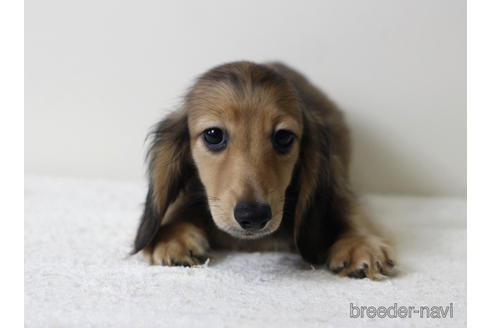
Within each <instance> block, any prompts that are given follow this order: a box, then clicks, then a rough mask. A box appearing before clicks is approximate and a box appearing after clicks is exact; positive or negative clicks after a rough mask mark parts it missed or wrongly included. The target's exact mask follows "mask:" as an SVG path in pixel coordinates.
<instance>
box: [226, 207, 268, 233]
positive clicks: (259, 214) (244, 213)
mask: <svg viewBox="0 0 492 328" xmlns="http://www.w3.org/2000/svg"><path fill="white" fill-rule="evenodd" d="M234 218H235V219H236V221H237V222H238V223H239V225H240V226H241V228H243V229H245V230H250V231H254V230H260V229H261V228H263V227H264V226H265V225H266V224H267V222H268V221H270V219H271V218H272V209H271V208H270V205H268V204H262V203H246V202H240V203H238V204H237V205H236V207H235V208H234Z"/></svg>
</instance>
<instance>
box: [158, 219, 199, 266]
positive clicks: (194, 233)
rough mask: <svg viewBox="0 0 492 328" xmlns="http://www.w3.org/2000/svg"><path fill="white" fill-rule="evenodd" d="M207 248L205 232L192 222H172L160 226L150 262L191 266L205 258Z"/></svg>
mask: <svg viewBox="0 0 492 328" xmlns="http://www.w3.org/2000/svg"><path fill="white" fill-rule="evenodd" d="M208 248H209V244H208V241H207V237H206V235H205V233H204V232H203V231H202V230H201V229H200V228H198V227H196V226H195V225H193V224H192V223H188V222H174V223H170V224H168V225H165V226H163V227H161V229H160V231H159V233H158V235H157V238H156V242H155V244H154V248H153V250H152V256H151V262H152V264H155V265H165V266H192V265H197V264H202V263H204V262H205V260H206V259H207V256H206V252H207V250H208Z"/></svg>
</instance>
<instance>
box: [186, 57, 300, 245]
mask: <svg viewBox="0 0 492 328" xmlns="http://www.w3.org/2000/svg"><path fill="white" fill-rule="evenodd" d="M186 102H187V105H188V106H187V109H188V129H189V134H190V148H191V154H192V158H193V161H194V163H195V166H196V167H197V169H198V174H199V177H200V180H201V182H202V183H203V185H204V187H205V191H206V193H207V197H208V203H209V207H210V211H211V214H212V217H213V220H214V222H215V224H216V225H217V226H218V227H219V228H220V229H222V230H224V231H226V232H228V233H229V234H231V235H233V236H235V237H238V238H258V237H261V236H264V235H267V234H269V233H272V232H274V231H275V230H276V229H277V228H278V227H279V225H280V223H281V220H282V216H283V213H282V211H283V207H284V197H285V191H286V189H287V187H288V185H289V183H290V181H291V178H292V173H293V170H294V167H295V164H296V162H297V159H298V156H299V146H300V138H301V136H302V130H303V124H302V114H301V110H300V107H299V102H298V100H297V97H296V95H295V92H294V91H293V89H292V88H291V87H290V85H289V84H288V83H287V81H285V80H283V79H282V78H281V77H280V76H279V75H277V74H276V73H275V72H274V71H271V70H269V69H266V68H265V67H263V68H262V67H257V66H255V67H251V66H248V65H235V66H224V67H219V68H217V69H215V70H212V71H210V72H208V73H206V74H205V75H204V76H202V77H201V78H200V79H199V80H198V82H197V83H196V84H195V86H194V87H193V88H192V90H191V91H190V93H189V94H188V96H187V100H186Z"/></svg>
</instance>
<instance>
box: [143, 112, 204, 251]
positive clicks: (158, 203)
mask: <svg viewBox="0 0 492 328" xmlns="http://www.w3.org/2000/svg"><path fill="white" fill-rule="evenodd" d="M152 136H153V140H152V145H151V147H150V150H149V153H148V155H147V159H148V163H149V167H148V175H149V189H148V192H147V198H146V201H145V209H144V212H143V214H142V217H141V220H140V226H139V228H138V231H137V236H136V237H135V242H134V250H133V253H137V252H138V251H140V250H142V249H143V248H145V247H146V246H147V245H149V244H150V243H151V242H152V240H153V239H154V236H155V234H156V233H157V231H158V230H159V227H160V225H161V223H162V222H161V221H162V220H163V218H164V215H165V213H166V211H167V208H168V207H169V205H170V204H171V203H172V202H174V201H175V200H176V198H177V197H178V195H179V193H180V191H181V190H182V189H183V188H184V187H185V186H186V184H187V182H188V181H189V179H190V178H191V177H192V176H193V174H194V166H193V164H192V160H191V154H190V142H189V133H188V121H187V115H186V112H185V111H184V110H183V109H181V110H179V111H177V112H174V113H172V114H171V115H169V116H168V117H167V118H166V119H164V120H163V121H161V122H160V123H159V124H158V125H157V126H156V128H155V130H154V132H153V133H152Z"/></svg>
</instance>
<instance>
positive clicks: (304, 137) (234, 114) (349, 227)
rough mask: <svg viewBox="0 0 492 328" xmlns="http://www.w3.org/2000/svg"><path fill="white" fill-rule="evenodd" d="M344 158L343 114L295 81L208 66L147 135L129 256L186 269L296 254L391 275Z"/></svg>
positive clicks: (277, 71) (341, 269)
mask: <svg viewBox="0 0 492 328" xmlns="http://www.w3.org/2000/svg"><path fill="white" fill-rule="evenodd" d="M210 141H212V142H210ZM216 141H217V143H216ZM349 162H350V141H349V133H348V129H347V127H346V125H345V122H344V120H343V116H342V114H341V112H340V111H339V110H338V109H337V107H336V106H335V105H334V104H333V103H332V102H331V101H330V100H329V99H328V98H327V97H326V96H325V95H324V94H323V93H322V92H321V91H320V90H318V89H317V88H316V87H314V86H313V85H312V84H311V83H310V82H309V81H308V80H307V79H306V78H304V77H303V76H302V75H301V74H299V73H297V72H295V71H294V70H292V69H290V68H288V67H287V66H285V65H283V64H279V63H272V64H264V65H260V64H255V63H251V62H234V63H230V64H225V65H221V66H218V67H215V68H213V69H211V70H210V71H208V72H206V73H205V74H203V75H202V76H200V77H199V78H198V80H197V82H196V83H195V84H194V86H193V87H192V88H191V89H190V91H189V92H188V94H187V96H186V97H185V100H184V104H183V106H182V108H180V109H179V110H178V111H176V112H174V113H172V114H171V115H170V116H168V117H167V118H166V119H164V120H163V121H162V122H160V123H159V124H158V125H157V127H156V129H155V131H154V140H153V143H152V146H151V148H150V151H149V191H148V194H147V199H146V204H145V210H144V213H143V215H142V218H141V223H140V227H139V229H138V232H137V237H136V239H135V249H134V251H135V252H138V251H140V250H144V252H145V253H146V254H148V255H149V256H150V258H151V262H152V263H154V264H163V265H193V264H198V263H201V262H202V260H203V259H204V258H205V256H206V253H207V251H208V250H209V249H210V248H213V249H217V248H226V249H239V250H248V251H258V250H297V251H299V253H300V254H301V255H302V257H303V258H304V259H305V260H306V261H308V262H310V263H313V264H323V263H327V264H328V265H329V268H330V269H331V270H332V271H334V272H336V273H338V274H340V275H349V276H353V277H358V278H362V277H366V276H367V277H369V278H371V279H378V278H381V277H383V276H384V275H389V274H391V272H392V268H393V265H394V262H393V258H392V256H393V255H392V251H391V247H390V245H389V244H388V243H387V242H386V241H385V240H384V239H383V238H382V237H381V235H380V234H379V233H378V232H377V230H376V229H375V228H374V227H373V226H372V225H371V223H370V222H369V220H368V218H367V217H366V216H365V214H364V213H363V211H362V210H361V209H360V207H359V206H358V204H357V202H356V200H355V197H354V195H353V194H352V192H351V190H350V187H349V180H348V165H349ZM245 206H246V209H244V208H245ZM260 209H261V210H260ZM255 211H256V212H255ZM241 213H243V214H241ZM252 213H263V214H252ZM244 215H246V219H244ZM260 216H262V217H263V216H264V219H262V220H261V222H259V221H258V218H260ZM257 221H258V222H259V223H258V222H257Z"/></svg>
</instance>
